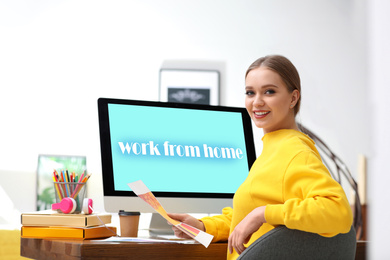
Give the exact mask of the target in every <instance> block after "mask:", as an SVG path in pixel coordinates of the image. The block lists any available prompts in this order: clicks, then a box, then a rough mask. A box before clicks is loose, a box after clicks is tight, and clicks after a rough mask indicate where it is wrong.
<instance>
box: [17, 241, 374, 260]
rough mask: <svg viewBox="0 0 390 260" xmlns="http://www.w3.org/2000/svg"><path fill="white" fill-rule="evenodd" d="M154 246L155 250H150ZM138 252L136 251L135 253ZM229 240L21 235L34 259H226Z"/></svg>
mask: <svg viewBox="0 0 390 260" xmlns="http://www.w3.org/2000/svg"><path fill="white" fill-rule="evenodd" d="M367 244H368V242H367V241H357V244H356V257H355V259H358V260H364V259H366V253H367V250H366V247H367ZM151 249H153V250H151ZM135 252H136V254H134V253H135ZM226 252H227V243H211V244H210V245H209V247H208V248H205V247H204V246H203V245H201V244H168V243H134V242H131V243H129V242H123V243H119V242H104V241H102V242H99V241H96V240H84V241H83V240H65V239H58V240H55V239H37V238H21V243H20V254H21V256H24V257H29V258H33V259H69V260H73V259H125V258H127V259H129V256H131V259H154V258H158V259H163V260H164V259H167V260H168V259H183V258H185V259H200V258H201V259H221V260H222V259H226Z"/></svg>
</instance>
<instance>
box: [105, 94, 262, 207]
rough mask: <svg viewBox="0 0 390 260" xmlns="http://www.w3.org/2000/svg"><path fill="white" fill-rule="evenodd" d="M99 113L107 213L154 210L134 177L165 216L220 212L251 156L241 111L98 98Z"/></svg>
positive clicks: (247, 124)
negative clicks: (137, 192) (133, 187)
mask: <svg viewBox="0 0 390 260" xmlns="http://www.w3.org/2000/svg"><path fill="white" fill-rule="evenodd" d="M98 110H99V126H100V141H101V156H102V157H101V158H102V171H103V172H102V175H103V189H104V201H105V209H106V211H108V212H117V211H118V210H120V209H122V210H132V211H141V212H153V209H152V208H151V207H150V206H149V205H147V204H146V203H145V202H143V201H141V200H140V199H138V198H137V197H136V195H135V194H134V193H133V192H132V191H131V190H130V188H129V186H128V185H127V184H128V183H130V182H134V181H137V180H142V181H143V182H144V183H145V184H146V186H147V187H148V188H149V189H150V190H151V191H152V192H153V194H154V195H155V196H156V197H157V198H158V199H159V200H160V202H161V204H162V205H163V207H164V208H165V209H166V210H167V211H170V212H187V213H214V212H215V213H217V212H220V211H221V209H222V208H223V207H226V206H231V200H232V198H233V195H234V193H235V192H236V190H237V188H238V187H239V185H240V184H241V183H242V182H243V181H244V180H245V178H246V177H247V175H248V172H249V169H250V167H251V165H252V163H253V162H254V160H255V159H256V155H255V148H254V143H253V134H252V126H251V120H250V117H249V115H248V113H247V111H246V110H245V109H244V108H237V107H223V106H207V105H195V104H183V103H180V104H179V103H166V102H151V101H136V100H120V99H106V98H100V99H99V100H98Z"/></svg>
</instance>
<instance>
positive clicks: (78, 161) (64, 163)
mask: <svg viewBox="0 0 390 260" xmlns="http://www.w3.org/2000/svg"><path fill="white" fill-rule="evenodd" d="M86 169H87V158H86V156H76V155H46V154H40V155H38V167H37V195H36V196H37V204H36V209H37V210H38V211H40V210H46V209H51V204H53V203H55V202H56V197H55V191H54V184H53V172H54V170H57V171H59V172H60V171H61V170H64V171H66V170H68V171H69V172H75V173H78V174H81V173H82V172H84V171H86Z"/></svg>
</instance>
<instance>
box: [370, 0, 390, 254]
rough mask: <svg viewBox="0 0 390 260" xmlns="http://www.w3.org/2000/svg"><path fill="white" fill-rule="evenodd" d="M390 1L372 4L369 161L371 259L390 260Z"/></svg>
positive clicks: (379, 1) (375, 1) (374, 1)
mask: <svg viewBox="0 0 390 260" xmlns="http://www.w3.org/2000/svg"><path fill="white" fill-rule="evenodd" d="M389 10H390V2H389V1H383V0H373V1H371V2H370V5H369V18H370V19H369V26H370V27H369V28H370V30H369V31H370V34H369V39H370V46H369V57H370V59H369V75H370V79H369V86H368V89H369V98H370V103H371V106H372V109H370V117H371V118H372V122H373V123H372V124H371V125H370V135H371V136H372V151H373V152H372V154H371V160H370V161H369V171H368V173H369V178H368V194H369V197H368V205H369V208H368V210H369V211H368V213H369V216H368V220H369V227H368V231H369V234H368V235H369V240H370V248H369V259H380V260H381V259H390V251H389V249H388V248H389V241H390V240H389V234H390V225H389V219H390V208H389V206H388V205H389V198H390V189H389V183H390V170H389V163H388V162H389V158H390V135H389V128H390V102H389V98H390V88H389V86H390V75H389V68H390V47H389V46H390V32H389V28H390V17H389Z"/></svg>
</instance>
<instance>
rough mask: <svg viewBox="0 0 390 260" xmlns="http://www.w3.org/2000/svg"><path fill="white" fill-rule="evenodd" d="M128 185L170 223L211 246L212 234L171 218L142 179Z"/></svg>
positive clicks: (205, 244) (206, 245)
mask: <svg viewBox="0 0 390 260" xmlns="http://www.w3.org/2000/svg"><path fill="white" fill-rule="evenodd" d="M127 185H129V187H130V189H132V190H133V191H134V193H135V194H137V196H138V197H140V198H141V199H143V200H144V201H145V202H146V203H148V204H149V205H150V206H152V208H154V209H155V210H156V211H157V212H158V213H159V214H160V215H161V216H162V217H164V218H165V219H166V220H167V221H168V222H169V223H171V224H172V225H174V226H176V227H177V228H178V229H180V230H181V231H183V232H184V233H186V234H187V235H188V236H190V237H191V238H193V239H195V240H196V241H198V242H199V243H201V244H202V245H204V246H205V247H206V248H207V247H208V246H209V244H210V243H211V240H212V239H213V236H212V235H210V234H208V233H206V232H203V231H201V230H199V229H197V228H195V227H192V226H190V225H187V224H185V223H182V222H179V221H177V220H174V219H172V218H170V217H169V216H168V214H167V212H166V211H165V209H164V208H163V207H162V206H161V204H160V202H159V201H158V200H157V199H156V197H155V196H154V195H153V193H152V192H151V191H150V190H149V189H148V187H146V185H145V184H144V183H143V182H142V181H141V180H139V181H136V182H132V183H128V184H127ZM159 241H161V240H159Z"/></svg>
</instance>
